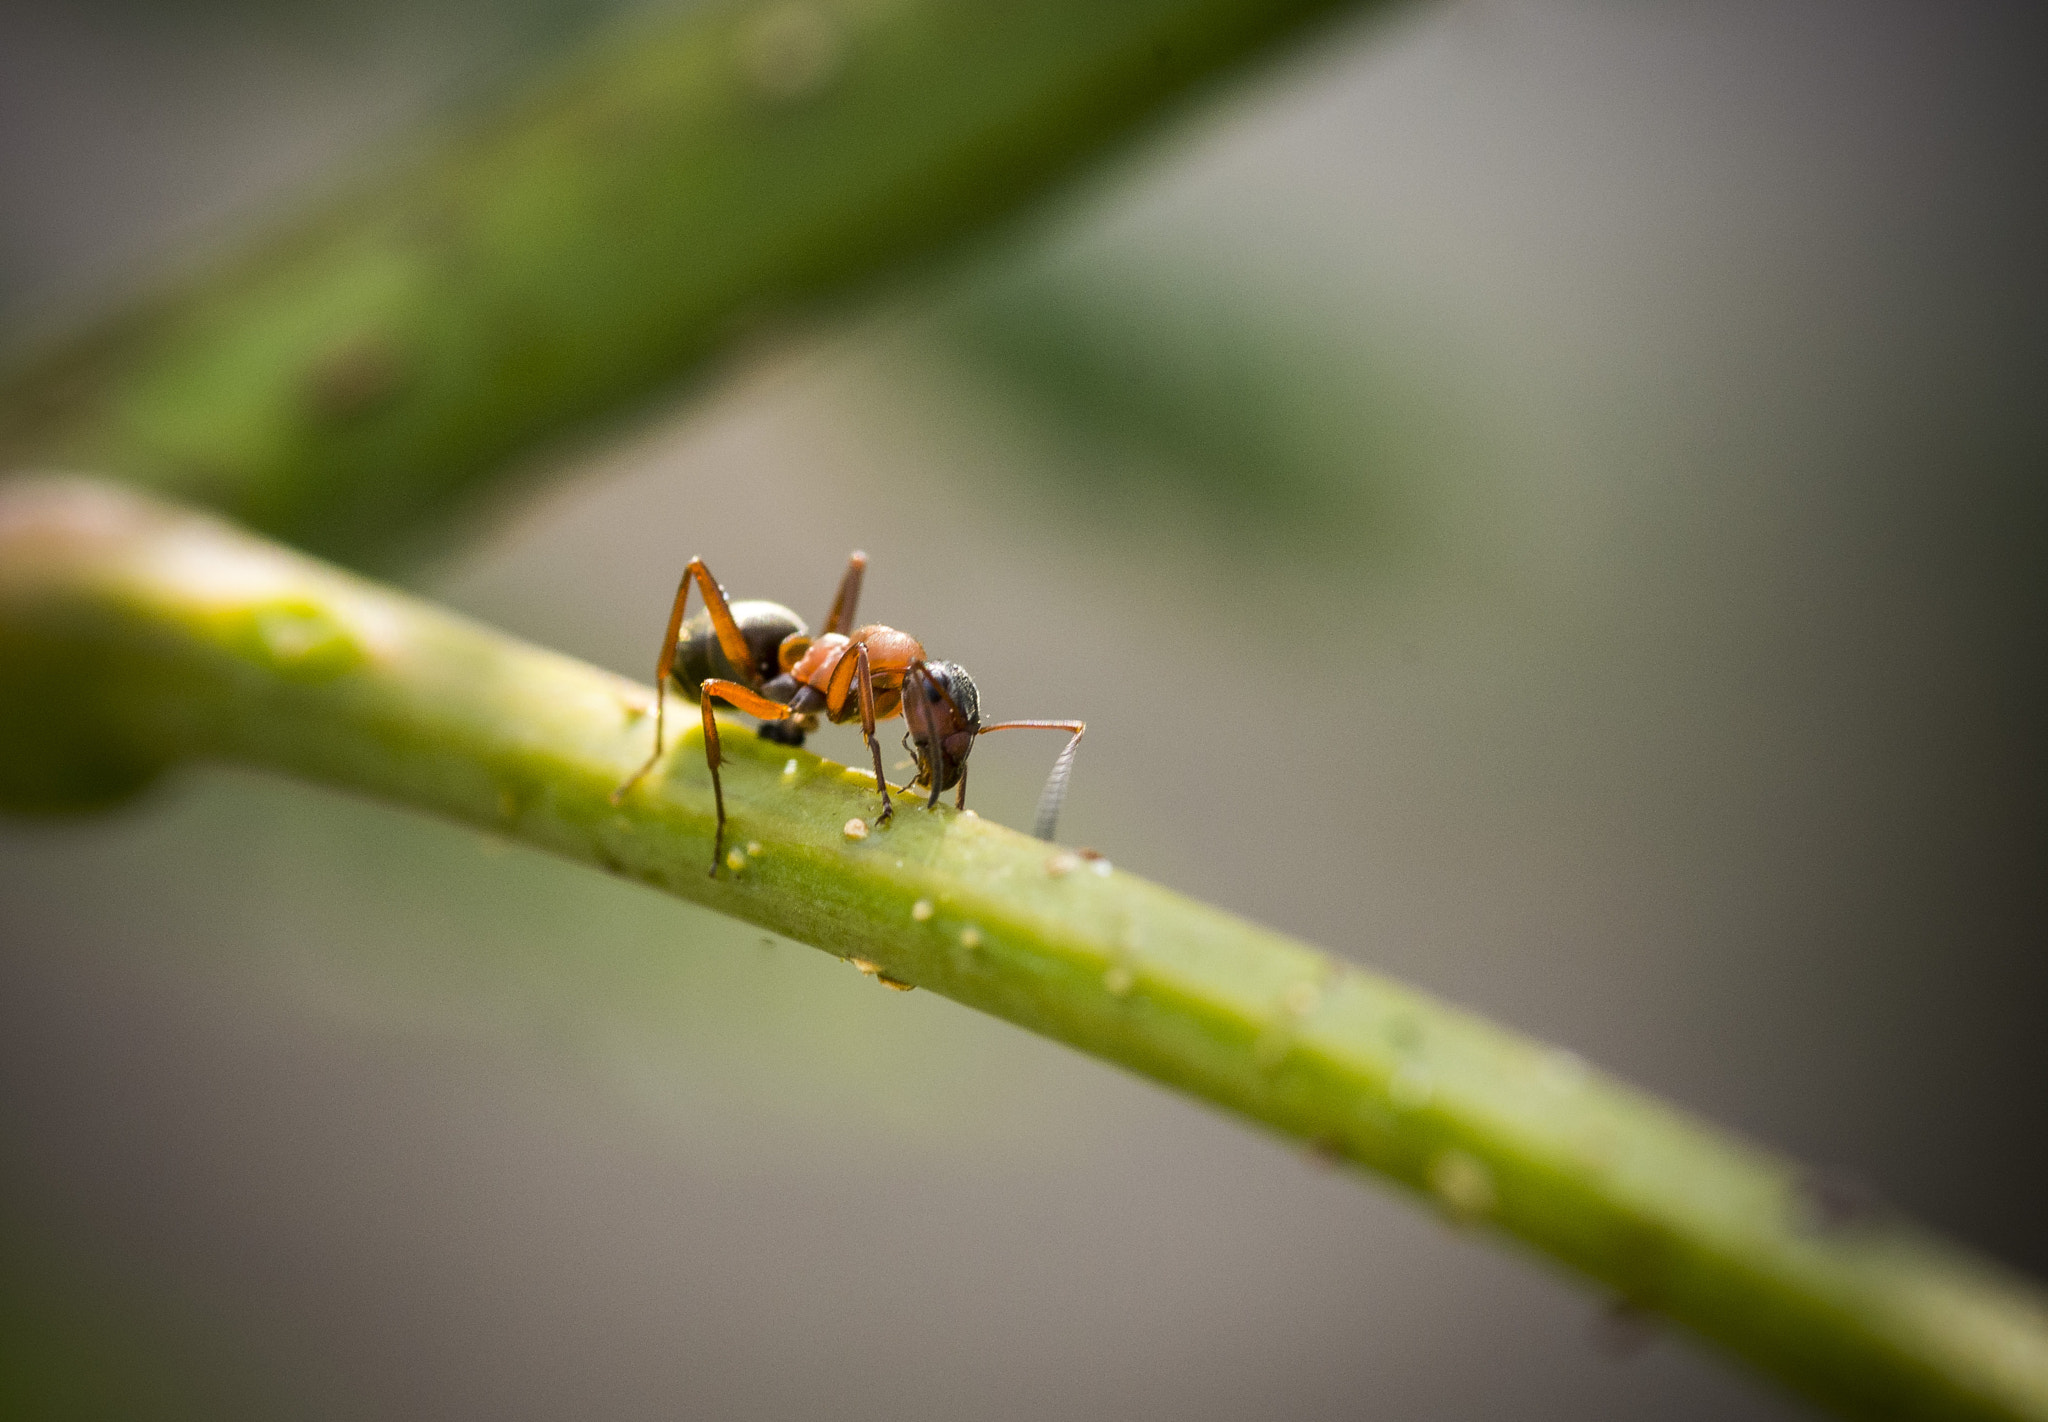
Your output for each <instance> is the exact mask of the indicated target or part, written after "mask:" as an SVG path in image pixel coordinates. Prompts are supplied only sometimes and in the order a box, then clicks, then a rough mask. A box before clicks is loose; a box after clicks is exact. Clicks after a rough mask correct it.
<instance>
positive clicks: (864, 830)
mask: <svg viewBox="0 0 2048 1422" xmlns="http://www.w3.org/2000/svg"><path fill="white" fill-rule="evenodd" d="M840 833H842V834H844V835H845V836H846V837H847V838H848V839H866V838H867V837H868V822H867V821H866V820H864V819H862V818H861V817H860V816H858V815H855V816H854V817H853V818H852V819H850V820H848V821H847V822H846V825H845V828H843V829H842V830H841V831H840Z"/></svg>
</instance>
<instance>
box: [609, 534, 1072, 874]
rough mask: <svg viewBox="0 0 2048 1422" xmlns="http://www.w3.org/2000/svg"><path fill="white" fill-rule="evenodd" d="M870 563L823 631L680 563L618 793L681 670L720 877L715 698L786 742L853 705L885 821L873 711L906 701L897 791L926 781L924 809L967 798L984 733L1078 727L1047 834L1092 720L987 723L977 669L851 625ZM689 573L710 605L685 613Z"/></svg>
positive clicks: (907, 640) (1055, 780)
mask: <svg viewBox="0 0 2048 1422" xmlns="http://www.w3.org/2000/svg"><path fill="white" fill-rule="evenodd" d="M867 566H868V555H867V554H865V553H855V554H854V555H853V557H852V558H851V559H850V560H849V561H848V562H847V565H846V576H845V577H843V578H841V579H840V580H839V592H838V594H837V596H835V597H834V598H833V599H832V610H831V612H829V613H827V614H826V616H825V630H824V631H823V632H821V633H820V634H819V635H818V636H816V637H811V636H809V635H808V634H807V633H806V631H805V628H804V624H803V619H802V618H800V617H798V616H797V615H796V614H795V613H794V612H791V611H790V610H789V609H788V608H786V607H784V606H782V605H781V604H780V603H773V602H758V601H749V602H735V603H727V601H726V599H725V589H724V588H722V587H720V586H719V585H718V580H717V579H715V578H713V577H712V576H711V571H710V570H709V569H708V568H706V567H705V566H704V560H703V559H702V558H692V559H691V560H690V562H689V565H688V566H687V567H685V568H684V569H683V578H682V581H681V582H680V583H678V584H677V585H676V600H675V604H674V605H673V606H672V607H670V608H669V613H668V631H667V632H665V633H663V634H662V638H661V659H660V660H659V661H658V662H656V663H655V671H654V688H655V690H654V753H653V754H652V755H650V756H648V757H647V763H646V764H645V765H642V766H641V767H640V768H639V769H638V770H636V771H634V772H633V774H632V775H631V776H630V777H629V778H628V779H627V780H626V782H625V783H624V784H623V785H621V786H619V788H618V789H616V790H614V791H612V803H613V804H615V805H616V804H618V803H619V802H620V801H621V800H622V799H624V798H625V794H626V792H627V791H628V790H631V789H632V788H633V786H634V785H636V784H637V783H638V782H639V780H640V778H641V777H642V776H643V775H645V774H647V772H648V771H650V770H652V769H653V768H654V764H655V762H656V761H658V760H660V759H661V751H662V744H663V731H664V727H665V725H666V720H667V712H668V699H667V698H668V682H669V678H670V677H674V678H675V680H676V682H677V684H678V685H680V686H681V687H682V689H683V693H684V695H686V696H688V697H690V698H691V699H692V700H694V701H697V702H699V703H700V704H701V705H702V707H703V711H704V760H705V763H706V764H708V765H709V766H710V767H711V792H712V795H713V796H714V797H715V799H716V800H717V802H718V834H717V836H716V838H715V839H714V840H713V842H712V847H711V877H712V878H714V879H715V878H717V877H718V863H719V860H720V859H721V858H722V857H723V856H724V853H725V786H724V784H723V782H721V781H720V779H719V776H718V767H719V763H720V761H721V760H722V759H723V757H722V756H721V755H720V754H719V749H718V722H717V720H716V719H715V718H714V717H713V716H712V714H711V703H712V702H714V701H723V702H725V703H726V704H727V705H729V706H734V707H737V708H738V709H740V710H742V711H744V712H746V713H747V714H748V715H750V716H758V717H760V718H761V722H762V724H761V726H760V727H759V728H758V734H759V735H760V737H761V738H762V739H763V740H767V741H774V742H776V743H778V744H780V745H787V746H800V745H802V744H803V743H804V734H805V732H807V731H814V730H816V729H817V728H818V713H819V712H821V711H822V712H823V713H824V714H825V715H826V717H827V718H828V719H830V720H831V721H832V722H833V724H835V725H840V724H843V723H845V722H847V721H851V720H852V719H853V718H854V717H856V716H858V717H859V718H860V730H861V735H862V736H863V737H864V738H865V739H866V740H867V743H868V750H869V751H870V752H871V753H872V754H873V756H874V758H875V788H876V789H878V790H880V791H881V792H882V813H881V815H880V817H879V818H877V819H876V821H875V823H876V824H877V825H878V826H879V825H884V824H887V823H888V822H889V817H890V816H891V815H893V814H895V813H896V807H895V806H894V805H892V804H891V803H890V802H889V781H888V778H887V777H886V776H884V775H883V774H882V747H881V745H880V744H879V743H878V742H877V741H876V740H875V723H876V722H877V721H886V720H888V719H889V718H890V717H891V716H894V715H896V714H897V713H898V712H899V711H900V712H901V713H902V714H903V719H904V721H905V722H906V723H907V724H908V726H909V728H910V729H909V731H908V732H907V733H906V734H905V735H904V737H903V744H904V747H905V748H906V749H907V750H908V751H909V752H910V754H911V758H912V759H913V760H914V761H915V762H916V765H917V774H916V775H915V776H913V777H912V778H911V780H910V783H909V784H907V785H905V786H903V787H902V790H903V793H904V794H908V793H910V790H911V787H912V786H916V785H929V786H930V787H931V798H930V799H929V800H927V801H926V802H925V808H926V809H928V810H929V809H931V808H933V807H934V806H936V805H937V804H938V803H939V794H940V792H941V791H945V790H950V789H952V788H953V787H954V786H955V785H958V786H959V787H960V794H959V797H958V798H957V799H956V800H955V801H954V804H955V805H956V806H957V807H959V808H961V809H965V808H966V807H967V756H968V753H969V752H970V751H972V750H973V749H974V742H975V738H976V737H977V736H985V735H987V734H988V733H989V732H990V731H1015V730H1054V731H1069V732H1072V734H1073V739H1072V740H1070V741H1068V742H1067V745H1066V749H1064V750H1062V751H1061V752H1060V754H1059V758H1058V759H1057V760H1055V761H1054V762H1053V766H1052V775H1051V776H1050V777H1049V778H1048V779H1047V780H1046V782H1045V790H1044V792H1043V793H1042V794H1041V795H1040V796H1039V797H1038V819H1037V823H1036V824H1035V825H1034V826H1033V828H1032V833H1033V834H1035V835H1037V836H1038V837H1039V838H1040V839H1051V838H1052V832H1053V826H1054V823H1055V822H1056V821H1057V820H1058V819H1059V814H1060V802H1061V801H1062V800H1064V799H1065V798H1066V793H1067V777H1068V775H1069V774H1070V773H1071V772H1072V770H1073V767H1074V752H1075V751H1077V750H1079V749H1080V748H1081V734H1082V732H1083V731H1085V730H1087V726H1086V725H1085V724H1084V723H1082V722H1080V721H999V722H997V723H996V724H995V725H993V726H984V725H982V724H981V696H980V694H979V693H978V692H977V691H976V690H975V687H974V679H973V678H972V677H970V676H968V675H967V671H966V669H965V668H964V667H962V666H961V665H960V664H959V663H957V662H942V661H936V660H930V661H928V660H926V658H925V654H924V647H923V646H922V645H921V644H920V643H919V642H918V640H917V639H916V638H915V637H912V636H911V635H910V634H909V633H907V632H898V631H897V630H896V629H895V628H893V627H883V626H881V625H879V624H875V623H870V624H869V625H868V626H866V627H853V626H852V623H853V609H854V604H855V603H857V602H859V601H860V582H861V575H862V574H863V573H865V572H866V571H867ZM692 581H694V582H695V583H696V584H697V587H698V588H699V589H700V590H701V592H702V593H703V597H704V611H702V612H700V613H698V614H697V615H696V616H695V617H693V618H691V619H690V620H689V621H688V622H685V621H683V611H684V607H685V605H686V604H687V603H688V602H689V599H690V584H691V582H692ZM849 628H850V629H851V630H849Z"/></svg>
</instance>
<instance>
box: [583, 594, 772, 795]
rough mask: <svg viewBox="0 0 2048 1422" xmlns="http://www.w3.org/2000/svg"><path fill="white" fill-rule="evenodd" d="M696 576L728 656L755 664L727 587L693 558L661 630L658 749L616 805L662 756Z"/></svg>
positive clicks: (621, 792)
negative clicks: (674, 669) (673, 672)
mask: <svg viewBox="0 0 2048 1422" xmlns="http://www.w3.org/2000/svg"><path fill="white" fill-rule="evenodd" d="M693 578H694V579H696V582H697V586H698V587H699V588H700V589H702V591H703V594H704V606H705V607H706V608H707V609H709V610H710V613H711V627H712V630H713V631H715V632H717V634H718V645H719V647H720V648H722V649H723V650H724V652H725V655H726V660H728V661H730V662H731V663H732V664H733V665H734V666H736V667H744V666H748V665H751V664H752V661H753V653H751V652H750V651H748V650H747V639H746V638H745V637H744V636H742V635H741V633H740V625H739V623H737V622H735V621H733V618H732V609H731V608H730V607H728V606H726V603H725V589H724V588H721V587H720V586H719V585H718V579H716V578H714V577H712V576H711V570H710V569H709V568H707V567H705V566H704V560H703V559H702V558H692V559H691V560H690V561H689V562H688V563H687V564H685V565H684V567H683V577H682V581H680V582H678V583H677V584H676V600H675V601H674V602H673V603H672V604H670V606H669V610H668V630H667V631H666V632H664V633H662V634H661V659H660V660H659V661H657V662H656V663H655V664H654V752H653V754H651V755H649V756H648V757H647V759H646V761H645V762H644V763H643V764H642V765H641V767H640V768H639V769H638V770H636V771H634V772H633V773H632V774H631V775H629V776H627V777H626V779H625V782H624V783H623V784H622V785H620V786H619V788H618V789H616V790H614V791H612V803H613V804H614V805H616V804H619V803H620V802H621V801H623V800H624V799H625V798H626V792H627V791H628V790H631V789H632V788H633V787H634V786H635V785H638V784H639V783H640V779H641V777H642V776H644V775H646V774H647V772H648V771H650V770H652V769H654V763H655V762H656V761H658V760H660V759H661V751H662V742H663V739H664V736H663V733H664V732H665V731H666V729H667V726H668V679H669V672H670V666H671V664H672V663H673V662H674V661H675V658H676V638H677V637H678V636H679V635H680V634H681V632H682V630H683V610H684V608H685V606H686V605H687V604H688V602H689V600H690V580H691V579H693Z"/></svg>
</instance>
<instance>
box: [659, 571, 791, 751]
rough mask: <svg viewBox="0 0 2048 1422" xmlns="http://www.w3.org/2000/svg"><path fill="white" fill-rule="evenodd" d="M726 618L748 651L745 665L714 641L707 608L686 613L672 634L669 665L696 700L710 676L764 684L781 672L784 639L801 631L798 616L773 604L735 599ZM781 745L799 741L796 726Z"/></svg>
mask: <svg viewBox="0 0 2048 1422" xmlns="http://www.w3.org/2000/svg"><path fill="white" fill-rule="evenodd" d="M732 620H733V621H734V622H736V623H738V624H739V629H740V635H741V636H742V637H744V638H746V640H747V650H748V651H749V652H751V653H753V658H754V664H753V665H752V666H751V667H744V668H742V667H736V666H734V665H733V664H732V660H731V658H729V657H727V656H726V654H725V648H724V647H722V646H720V645H719V643H718V633H717V631H716V629H714V628H713V627H712V625H711V614H710V613H709V612H700V613H698V614H697V615H696V616H695V617H692V618H691V619H690V620H689V621H687V622H685V623H684V624H683V626H682V631H681V632H680V633H679V634H678V637H677V641H676V654H675V657H674V659H673V660H672V661H671V662H670V663H669V666H670V668H671V670H672V671H673V672H674V674H675V679H676V680H677V681H678V682H679V683H681V685H682V688H683V690H684V692H685V693H687V694H688V695H689V697H690V699H691V700H693V701H694V700H696V699H697V694H698V690H699V688H701V687H702V686H703V685H704V683H705V681H706V680H707V679H709V678H711V677H717V678H719V679H720V680H721V681H736V682H738V683H739V684H740V685H741V686H752V687H759V686H762V685H765V684H766V683H767V682H769V681H771V680H773V679H774V678H775V677H777V676H779V675H780V674H781V672H782V667H781V664H780V663H779V662H778V661H777V654H778V653H779V652H780V650H781V648H782V643H783V641H784V639H786V638H788V637H791V636H802V635H803V634H804V632H805V631H806V630H807V629H806V628H805V627H804V620H803V619H802V618H801V617H798V616H797V615H796V614H795V613H794V612H791V611H790V610H789V609H788V608H786V607H784V606H783V605H782V604H781V603H779V602H762V601H759V600H753V601H748V602H736V603H734V604H732ZM764 729H765V728H764ZM768 739H769V740H771V741H772V740H781V739H782V737H781V736H769V737H768ZM786 744H789V745H801V744H803V732H802V730H801V729H798V730H797V737H796V739H795V740H793V741H788V742H786Z"/></svg>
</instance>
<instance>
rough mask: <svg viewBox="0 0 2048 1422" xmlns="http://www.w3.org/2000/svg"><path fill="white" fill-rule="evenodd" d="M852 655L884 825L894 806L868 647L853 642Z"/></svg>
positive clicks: (862, 726)
mask: <svg viewBox="0 0 2048 1422" xmlns="http://www.w3.org/2000/svg"><path fill="white" fill-rule="evenodd" d="M849 576H850V574H849ZM853 657H854V661H853V680H854V684H855V685H856V686H857V687H859V688H860V733H861V734H862V735H863V736H865V737H866V738H867V743H868V751H869V753H870V754H872V755H873V756H874V758H875V788H876V789H877V790H879V791H881V792H882V813H881V816H880V818H878V819H877V820H876V821H875V823H876V824H877V825H886V824H887V823H889V817H890V816H891V815H893V814H895V813H896V807H895V806H894V805H892V804H890V803H889V778H888V777H887V776H885V775H884V774H882V743H881V742H880V741H878V740H876V739H875V687H874V678H873V676H871V675H870V674H869V672H868V649H867V648H866V647H865V646H863V645H862V644H860V643H858V642H856V643H854V645H853Z"/></svg>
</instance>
